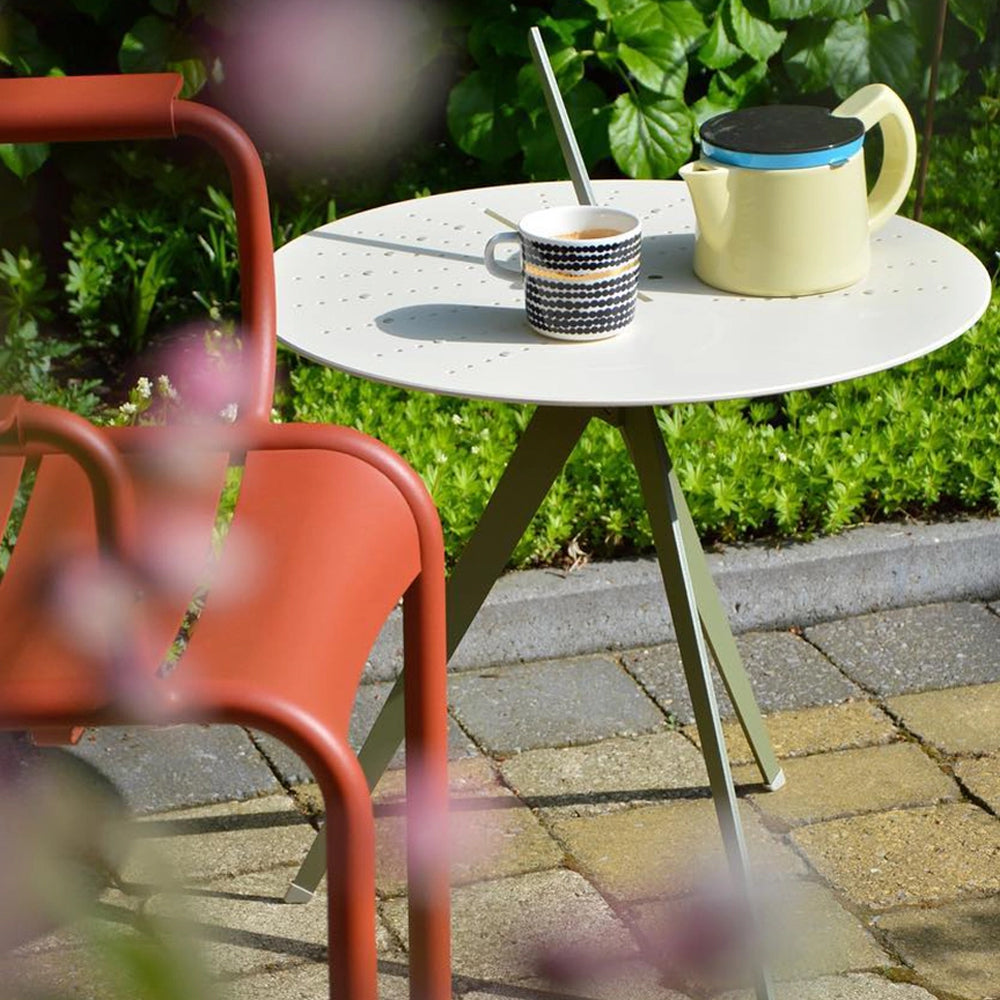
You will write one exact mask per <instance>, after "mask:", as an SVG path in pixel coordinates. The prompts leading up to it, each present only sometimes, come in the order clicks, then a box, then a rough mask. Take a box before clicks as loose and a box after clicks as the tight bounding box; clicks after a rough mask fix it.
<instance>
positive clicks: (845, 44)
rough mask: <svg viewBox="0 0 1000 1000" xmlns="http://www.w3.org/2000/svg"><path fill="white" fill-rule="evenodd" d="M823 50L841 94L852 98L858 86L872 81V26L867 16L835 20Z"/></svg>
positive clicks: (832, 78) (833, 83) (838, 93)
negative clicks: (848, 19) (866, 21)
mask: <svg viewBox="0 0 1000 1000" xmlns="http://www.w3.org/2000/svg"><path fill="white" fill-rule="evenodd" d="M823 51H824V53H825V54H826V61H827V65H828V66H829V68H830V83H831V85H832V86H833V89H834V90H835V91H836V92H837V95H838V96H839V97H849V96H850V95H851V94H853V93H854V91H856V90H857V89H858V87H863V86H864V85H865V84H866V83H869V82H871V78H872V74H871V63H870V62H869V58H868V26H867V24H866V23H865V21H864V19H863V18H855V19H854V20H851V21H837V22H835V23H834V24H833V25H832V26H831V28H830V31H829V33H828V34H827V36H826V41H825V42H824V43H823Z"/></svg>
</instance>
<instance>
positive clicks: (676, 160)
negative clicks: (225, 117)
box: [0, 0, 1000, 565]
mask: <svg viewBox="0 0 1000 1000" xmlns="http://www.w3.org/2000/svg"><path fill="white" fill-rule="evenodd" d="M232 2H233V3H236V4H237V5H238V2H240V0H232ZM219 6H226V5H218V4H216V5H210V4H209V3H208V2H207V0H43V2H42V0H39V2H29V0H11V2H10V3H9V4H8V5H7V6H6V7H5V8H4V9H3V12H2V13H0V61H2V62H3V63H4V64H5V65H6V66H7V67H8V71H9V72H12V73H16V74H19V75H30V74H45V73H59V72H68V73H86V72H111V71H114V70H116V69H125V70H159V69H164V68H173V69H177V70H178V71H179V72H181V73H182V74H183V75H184V79H185V87H186V92H188V93H191V94H193V93H198V95H199V99H203V100H208V101H210V102H211V101H212V100H213V99H214V98H215V96H216V95H217V94H218V90H217V86H218V82H219V81H220V80H221V79H222V78H224V75H225V66H224V64H223V63H222V61H221V56H220V53H221V52H223V51H224V41H225V38H224V35H225V29H224V24H225V22H224V19H220V18H218V17H217V16H216V13H217V9H218V7H219ZM230 6H232V4H230ZM935 7H936V5H935V4H933V3H931V2H929V0H536V2H529V3H509V2H505V0H452V2H451V3H449V4H447V5H446V7H445V8H444V11H445V15H446V16H445V18H444V20H443V22H442V28H441V37H440V39H439V42H438V44H439V48H440V54H441V58H442V59H443V60H444V61H445V62H446V63H447V65H448V66H450V67H451V72H452V75H453V83H452V87H451V92H450V96H449V98H448V100H447V103H446V105H445V104H444V103H443V104H442V108H441V114H440V117H439V120H438V121H437V123H432V125H431V127H430V129H429V131H428V132H427V133H426V134H425V135H424V136H423V137H422V139H421V140H420V141H419V142H417V143H416V144H415V145H414V146H413V147H412V148H411V149H410V150H409V151H408V152H407V153H406V154H405V155H404V156H402V157H400V158H398V159H395V160H393V161H392V163H391V164H389V165H387V166H383V167H382V168H381V169H373V168H371V167H369V168H367V169H365V170H362V171H356V172H353V173H351V172H348V171H344V172H339V173H335V174H330V173H329V172H325V171H324V172H316V173H312V174H309V173H308V172H305V173H304V172H302V171H301V170H298V171H297V170H296V169H294V168H292V167H291V166H290V165H289V164H287V163H285V162H284V161H283V159H282V157H281V155H280V153H277V152H275V151H268V150H266V149H265V150H264V152H265V162H266V167H267V171H268V180H269V185H270V188H271V193H272V199H273V210H274V218H273V223H274V236H275V242H276V244H277V245H280V244H281V243H283V242H285V241H286V240H288V239H290V238H292V237H293V236H295V235H297V234H298V233H299V232H302V231H304V230H307V229H309V228H312V227H313V226H315V225H318V224H320V223H322V222H324V221H326V220H328V219H331V218H333V217H334V216H335V215H336V214H338V213H339V214H343V213H344V212H348V211H352V210H355V209H358V208H364V207H367V206H369V205H372V204H378V203H381V202H385V201H390V200H398V199H400V198H406V197H412V196H414V195H420V194H428V193H434V192H438V191H443V190H448V189H451V188H455V187H469V186H476V185H479V184H488V183H500V182H509V181H515V180H518V179H523V178H524V177H539V178H542V177H554V176H564V174H563V167H562V162H561V158H560V156H559V153H558V147H557V145H556V142H555V139H554V136H553V134H552V131H551V129H550V127H549V123H548V119H547V115H546V112H545V109H544V103H543V101H542V96H541V93H540V90H539V88H538V86H537V83H536V81H535V77H534V73H533V70H532V69H531V67H530V60H529V56H528V51H527V46H526V40H525V37H526V31H527V27H528V26H529V25H530V24H534V23H538V24H540V25H541V27H542V30H543V32H544V35H545V39H546V44H547V47H548V49H549V51H550V53H551V55H552V60H553V63H554V65H555V67H556V71H557V75H558V78H559V80H560V83H561V86H562V87H563V89H564V91H565V93H566V96H567V103H568V105H569V108H570V113H571V115H572V117H573V119H574V123H575V126H576V128H577V131H578V134H579V137H580V139H581V145H582V146H583V149H584V152H585V155H586V156H587V159H588V162H589V164H590V166H591V169H592V171H593V172H594V174H595V175H597V176H600V175H617V174H620V173H626V174H630V175H633V176H659V177H668V176H670V175H672V174H673V173H674V171H675V170H676V167H677V166H678V165H679V164H680V163H681V162H683V161H684V160H685V159H687V158H688V157H689V156H690V155H691V152H692V149H693V146H692V138H693V135H694V134H695V129H696V127H697V124H698V122H699V121H700V120H702V119H704V117H706V116H707V115H709V114H711V113H714V112H715V111H718V110H722V109H724V108H729V107H735V106H740V105H743V104H750V103H760V102H764V101H774V100H806V101H809V102H810V103H817V104H825V105H826V106H832V105H833V104H835V103H836V102H837V101H838V100H839V99H840V98H842V97H844V96H846V95H847V94H848V93H850V92H851V91H852V90H853V89H854V88H855V87H856V86H860V85H862V84H863V83H866V82H868V81H869V80H872V79H881V80H884V81H886V82H889V83H890V84H891V85H893V86H894V87H895V88H896V89H897V90H898V91H899V92H900V93H901V94H903V96H904V97H906V98H907V100H908V102H909V104H910V107H911V110H912V111H913V113H914V116H915V118H916V119H917V120H918V123H919V121H920V118H921V114H922V108H923V102H924V100H925V98H926V96H927V87H928V78H927V67H928V64H929V61H930V50H931V46H932V44H933V27H934V26H933V23H932V22H933V17H932V14H933V8H935ZM949 10H950V13H949V20H948V23H947V26H946V34H945V49H944V61H943V64H942V74H941V77H940V81H939V87H938V94H937V97H938V106H937V118H936V121H937V133H936V135H935V139H934V146H933V156H932V158H931V171H930V176H929V184H928V192H927V198H926V212H927V216H926V218H927V221H928V222H930V223H931V224H933V225H936V226H938V227H939V228H941V229H943V230H945V231H946V232H949V233H950V234H952V235H953V236H955V237H956V238H957V239H959V240H960V241H961V242H964V243H966V244H967V245H969V246H970V247H972V248H973V249H974V250H975V251H976V252H977V253H978V254H979V255H980V256H981V258H982V259H983V260H984V261H985V262H986V263H987V264H988V265H989V266H990V267H991V269H992V268H993V267H995V254H996V251H997V249H998V247H1000V183H998V181H1000V177H998V172H1000V166H998V164H1000V121H998V118H1000V70H998V65H1000V38H998V30H997V20H998V16H997V0H951V3H950V5H949ZM0 160H2V162H3V163H5V164H6V165H7V167H8V168H9V169H8V170H7V171H0V220H2V221H3V226H2V227H0V234H2V235H0V242H2V243H3V244H6V249H5V250H4V251H3V252H2V255H0V314H2V315H0V321H2V326H0V329H2V331H3V338H4V339H3V343H2V345H0V392H10V391H21V392H25V393H26V394H28V395H30V396H32V397H33V398H41V399H48V400H50V401H52V402H57V403H59V404H60V405H68V406H70V407H72V408H74V409H76V410H78V411H79V412H82V413H85V414H87V415H90V416H93V417H95V418H96V419H107V413H108V412H109V409H111V410H112V411H113V408H114V406H115V404H116V403H117V402H118V401H119V400H120V399H121V398H124V396H125V394H127V392H128V389H129V386H130V384H131V382H130V380H134V378H135V376H136V375H138V374H140V373H141V374H146V375H148V376H150V377H152V378H155V377H156V376H157V375H158V374H159V372H158V371H156V370H145V369H143V368H142V366H141V363H140V362H137V361H136V358H137V357H138V356H140V355H141V354H142V352H143V351H144V350H145V349H146V348H147V347H148V346H149V345H150V344H151V343H155V342H156V341H157V339H158V338H159V337H160V336H161V333H160V331H162V330H164V329H170V328H176V327H177V326H178V325H180V324H183V323H185V322H187V321H189V320H190V319H191V318H192V317H200V318H201V319H202V320H203V321H205V322H208V323H209V324H213V325H214V324H218V323H220V322H223V321H224V320H225V319H226V318H227V317H234V316H235V315H236V311H237V308H238V306H237V304H238V295H239V289H238V282H237V273H236V269H235V240H234V227H233V217H232V207H231V205H230V203H229V200H228V196H227V194H226V192H227V187H226V183H225V179H224V176H223V175H222V173H221V172H220V170H219V168H218V165H217V164H215V162H214V160H212V159H211V158H207V159H203V158H202V157H201V156H200V155H195V154H194V153H192V152H191V151H190V150H188V149H187V148H181V149H180V151H179V152H178V153H176V154H175V153H173V152H171V153H170V154H169V155H167V154H165V153H164V150H163V148H162V147H159V146H158V147H156V148H155V149H151V148H150V144H144V145H137V146H116V145H114V144H111V145H107V146H90V147H80V146H74V147H66V146H54V147H52V148H51V149H49V148H47V147H23V146H22V147H12V146H9V147H0ZM998 333H1000V313H998V307H997V305H996V304H994V306H993V307H992V308H991V310H990V312H989V313H988V315H987V317H986V318H985V319H984V320H983V321H982V322H981V323H980V324H979V326H978V327H977V328H976V329H975V330H974V331H972V332H971V333H969V334H968V335H966V336H965V337H963V338H961V339H960V340H959V341H958V342H957V343H955V344H953V345H951V346H950V347H948V348H946V349H944V350H942V351H939V352H936V353H935V354H934V355H933V356H931V357H929V358H926V359H923V360H921V361H917V362H913V363H912V364H910V365H907V366H904V367H903V368H901V369H896V370H894V371H893V372H888V373H883V374H880V375H875V376H871V377H869V378H866V379H860V380H856V381H853V382H850V383H846V384H843V385H837V386H832V387H829V388H826V389H821V390H816V391H812V392H802V393H791V394H788V395H785V396H780V397H774V398H770V399H764V400H757V401H753V402H750V401H736V402H727V403H720V404H716V405H714V406H706V405H698V406H681V407H674V408H672V409H670V410H664V411H662V412H661V414H660V420H661V425H662V427H663V430H664V432H665V434H666V435H667V438H668V441H669V443H670V447H671V451H672V454H673V456H674V459H675V462H676V464H677V468H678V472H679V475H680V477H681V481H682V483H683V485H684V488H685V491H686V493H687V496H688V499H689V503H690V506H691V508H692V512H693V514H694V517H695V520H696V522H697V523H698V525H699V528H700V529H701V530H702V531H703V533H704V534H705V536H706V537H707V538H708V539H710V540H734V539H743V538H753V537H763V536H785V537H787V536H798V537H801V536H808V535H810V534H813V533H817V532H829V531H836V530H838V529H839V528H841V527H843V526H844V525H847V524H851V523H856V522H857V521H860V520H866V519H872V518H884V517H900V516H910V515H914V516H929V515H933V516H940V515H947V514H951V513H955V512H958V511H965V510H972V511H992V510H995V509H996V508H997V506H998V504H1000V479H998V473H997V469H998V468H1000V443H998V442H1000V433H998V432H1000V395H998V393H1000V390H998V388H997V378H996V372H997V371H998V370H1000V346H998ZM281 360H282V365H283V368H284V370H285V373H286V382H285V387H284V390H283V391H282V393H281V396H280V408H281V412H282V415H283V416H284V417H285V418H288V419H291V418H295V419H307V420H321V421H337V422H340V423H345V424H349V425H353V426H356V427H359V428H361V429H362V430H365V431H368V432H369V433H372V434H374V435H376V436H378V437H380V438H382V439H384V440H385V441H386V442H387V443H389V444H390V445H391V446H393V447H395V448H396V449H398V450H399V451H400V452H401V453H402V454H404V455H405V456H406V457H407V458H408V459H409V460H410V461H411V462H412V463H413V464H414V466H415V467H416V468H417V469H418V471H419V472H420V473H421V475H422V476H423V477H424V478H425V480H426V481H427V483H428V485H429V486H430V488H431V491H432V493H433V495H434V497H435V499H436V500H437V502H438V504H439V507H440V510H441V513H442V518H443V521H444V524H445V531H446V537H447V544H448V547H449V552H450V553H451V554H454V553H455V552H457V551H458V549H459V548H460V546H461V544H462V542H463V540H464V539H465V538H466V537H467V536H468V533H469V532H470V531H471V529H472V527H473V525H474V524H475V522H476V520H477V518H478V516H479V513H480V512H481V510H482V508H483V506H484V505H485V503H486V500H487V498H488V496H489V494H490V491H491V490H492V487H493V486H494V485H495V482H496V480H497V477H498V476H499V474H500V472H501V471H502V469H503V467H504V465H505V463H506V460H507V458H508V456H509V454H510V452H511V451H512V450H513V448H514V446H515V443H516V441H517V438H518V435H519V434H520V432H521V430H522V429H523V427H524V426H525V425H526V422H527V421H528V419H530V415H531V408H530V407H517V406H507V405H500V404H486V403H477V402H470V401H460V400H452V399H441V398H437V397H431V396H428V395H424V394H420V393H413V392H407V391H404V390H398V389H392V388H389V387H385V386H378V385H374V384H371V383H367V382H364V381H362V380H358V379H354V378H352V377H350V376H347V375H342V374H339V373H336V372H332V371H328V370H325V369H321V368H318V367H316V366H314V365H312V364H310V363H308V362H305V361H303V360H300V359H297V358H294V357H292V356H290V355H287V354H284V353H283V354H282V359H281ZM650 544H651V539H650V535H649V528H648V524H647V523H646V520H645V515H644V514H643V513H642V505H641V503H640V501H639V494H638V486H637V484H636V482H635V480H634V476H633V473H632V471H631V466H630V463H629V462H628V460H627V456H626V454H625V451H624V447H623V445H622V443H621V441H620V439H619V437H618V435H617V432H616V431H614V430H613V429H612V428H610V427H606V426H604V425H601V424H599V423H595V424H594V425H593V426H591V428H590V429H589V430H588V431H587V433H586V435H585V437H584V439H583V440H582V441H581V443H580V445H579V447H578V448H577V449H576V451H575V452H574V454H573V456H572V459H571V461H570V464H569V467H568V469H567V472H566V475H565V476H564V477H563V478H562V479H561V480H560V481H559V482H557V484H556V486H555V487H554V489H553V491H552V493H551V495H550V496H549V497H548V499H547V500H546V502H545V504H544V505H543V508H542V510H541V511H540V512H539V515H538V516H537V517H536V519H535V521H534V523H533V525H532V527H531V529H530V531H529V533H528V535H527V536H526V538H525V539H524V540H523V541H522V543H521V544H520V546H519V547H518V550H517V552H516V554H515V562H516V563H517V564H518V565H530V564H538V563H546V562H552V561H559V560H560V559H561V558H564V557H565V556H566V554H567V552H570V551H572V552H576V551H578V550H579V549H580V548H582V549H583V550H584V551H586V552H589V553H592V554H595V555H601V556H611V555H618V554H623V553H632V552H639V551H643V550H645V549H648V548H649V546H650ZM0 556H2V552H0ZM0 561H2V560H0Z"/></svg>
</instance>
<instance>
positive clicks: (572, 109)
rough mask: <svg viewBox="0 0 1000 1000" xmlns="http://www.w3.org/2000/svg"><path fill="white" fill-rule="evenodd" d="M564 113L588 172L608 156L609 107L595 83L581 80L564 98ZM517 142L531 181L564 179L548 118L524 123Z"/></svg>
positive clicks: (553, 131)
mask: <svg viewBox="0 0 1000 1000" xmlns="http://www.w3.org/2000/svg"><path fill="white" fill-rule="evenodd" d="M566 110H567V112H568V113H569V119H570V122H572V125H573V133H574V134H575V135H576V140H577V143H578V144H579V146H580V152H581V154H582V155H583V159H584V162H585V163H586V164H587V167H588V169H589V168H592V167H593V166H594V164H596V163H597V162H598V161H599V160H603V159H605V158H606V157H607V156H609V155H610V153H611V150H610V148H609V146H608V120H609V118H610V117H611V106H610V105H609V104H608V101H607V98H606V97H605V95H604V91H603V90H601V88H600V87H598V86H597V84H596V83H591V82H590V81H589V80H583V81H582V82H581V83H580V84H579V86H577V87H574V88H573V90H572V91H570V93H569V94H567V95H566ZM518 138H519V140H520V143H521V148H522V149H523V150H524V170H525V172H526V173H527V174H528V176H529V177H531V178H532V180H557V179H560V178H563V177H565V176H566V174H567V170H566V161H565V160H564V159H563V155H562V151H561V150H560V148H559V140H558V139H557V138H556V133H555V129H554V128H553V127H552V122H551V120H550V119H549V117H548V115H539V116H537V117H536V118H535V119H533V120H530V121H526V122H524V123H523V124H522V125H521V127H520V129H518Z"/></svg>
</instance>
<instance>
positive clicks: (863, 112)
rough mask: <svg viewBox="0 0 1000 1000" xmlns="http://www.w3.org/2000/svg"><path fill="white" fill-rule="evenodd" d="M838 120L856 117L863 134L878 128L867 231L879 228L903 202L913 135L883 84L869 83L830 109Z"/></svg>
mask: <svg viewBox="0 0 1000 1000" xmlns="http://www.w3.org/2000/svg"><path fill="white" fill-rule="evenodd" d="M833 114H835V115H839V116H840V117H842V118H860V119H861V121H862V123H863V124H864V126H865V131H866V132H867V131H868V130H869V129H870V128H872V127H873V126H874V125H879V126H880V127H881V129H882V139H883V142H884V152H883V154H882V169H881V170H880V171H879V175H878V180H876V181H875V186H874V187H873V188H872V190H871V194H869V195H868V231H869V232H871V233H873V232H875V230H876V229H879V228H881V227H882V226H883V225H884V224H885V223H886V222H888V221H889V219H890V218H891V217H892V215H893V214H894V213H895V211H896V209H897V208H899V206H900V205H902V203H903V199H904V198H905V197H906V192H907V191H909V190H910V182H911V181H912V180H913V171H914V170H915V169H916V166H917V135H916V132H915V131H914V128H913V119H912V118H911V117H910V112H909V111H908V110H907V108H906V105H905V104H904V103H903V101H902V98H900V96H899V95H898V94H897V93H896V92H895V91H894V90H893V89H892V88H891V87H887V86H886V85H885V84H884V83H870V84H868V86H867V87H862V88H861V89H860V90H859V91H857V92H856V93H854V94H852V95H851V96H850V97H848V98H847V100H846V101H844V102H843V103H842V104H840V105H838V106H837V107H836V108H834V109H833Z"/></svg>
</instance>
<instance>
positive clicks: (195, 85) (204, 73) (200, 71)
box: [165, 57, 208, 98]
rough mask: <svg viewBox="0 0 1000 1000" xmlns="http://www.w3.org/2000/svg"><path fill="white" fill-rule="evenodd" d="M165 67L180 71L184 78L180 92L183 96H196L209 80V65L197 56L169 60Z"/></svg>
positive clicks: (176, 71) (172, 70) (175, 71)
mask: <svg viewBox="0 0 1000 1000" xmlns="http://www.w3.org/2000/svg"><path fill="white" fill-rule="evenodd" d="M165 68H166V69H168V70H170V71H171V72H173V73H180V75H181V78H182V79H183V80H184V84H183V86H182V87H181V93H180V96H181V97H183V98H188V97H194V95H195V94H197V93H198V91H199V90H201V88H202V87H204V86H205V84H206V82H207V81H208V67H207V66H206V65H205V63H204V62H203V61H202V60H201V59H198V58H196V57H192V58H190V59H173V60H168V61H167V64H166V67H165Z"/></svg>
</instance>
